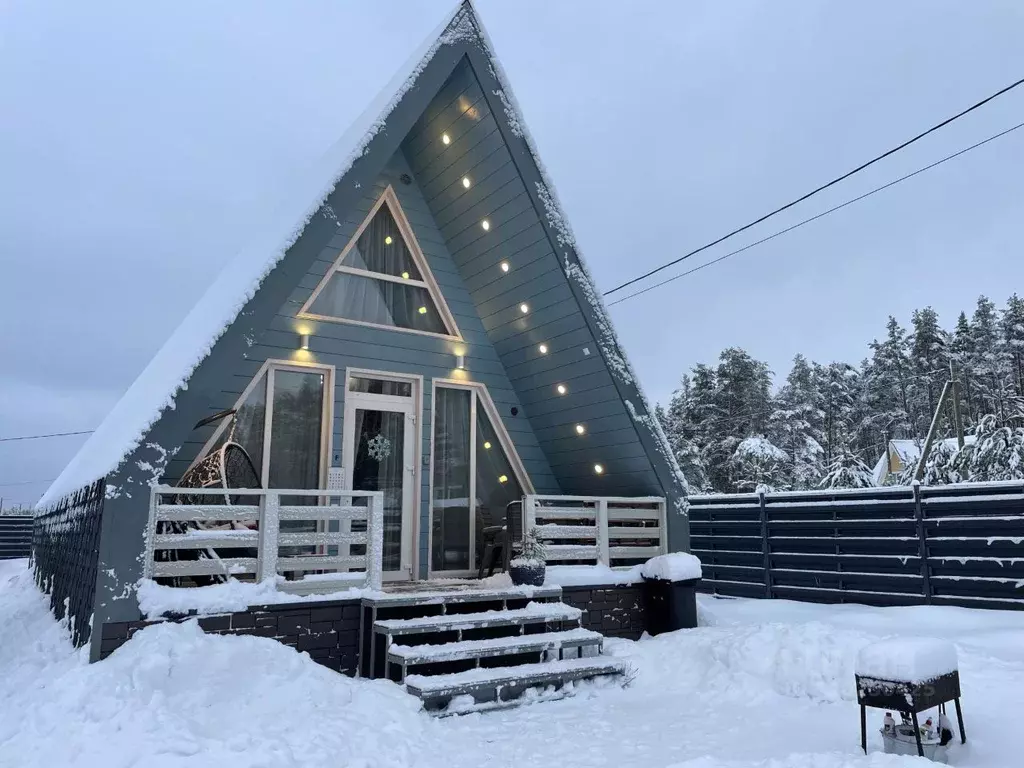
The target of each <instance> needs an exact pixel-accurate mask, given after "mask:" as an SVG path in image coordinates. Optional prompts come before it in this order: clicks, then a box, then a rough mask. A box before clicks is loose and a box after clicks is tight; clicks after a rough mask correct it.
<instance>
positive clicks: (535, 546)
mask: <svg viewBox="0 0 1024 768" xmlns="http://www.w3.org/2000/svg"><path fill="white" fill-rule="evenodd" d="M547 556H548V552H547V547H545V546H544V542H542V541H541V540H540V539H539V538H537V531H536V529H533V528H531V529H530V530H528V531H526V532H525V533H524V534H523V541H522V544H521V545H520V548H519V554H518V555H517V556H516V557H515V559H514V560H512V565H514V566H538V565H544V563H545V562H546V560H547Z"/></svg>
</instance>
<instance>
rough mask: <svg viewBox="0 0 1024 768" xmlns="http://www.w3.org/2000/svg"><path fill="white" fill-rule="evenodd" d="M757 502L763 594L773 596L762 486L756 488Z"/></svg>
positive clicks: (770, 559) (765, 505)
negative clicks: (759, 520)
mask: <svg viewBox="0 0 1024 768" xmlns="http://www.w3.org/2000/svg"><path fill="white" fill-rule="evenodd" d="M757 503H758V506H759V507H760V510H759V511H760V518H761V556H762V558H763V561H764V596H765V597H767V598H772V597H775V594H774V591H773V590H772V553H771V547H770V546H769V544H768V509H767V504H766V503H765V492H764V489H763V488H758V489H757Z"/></svg>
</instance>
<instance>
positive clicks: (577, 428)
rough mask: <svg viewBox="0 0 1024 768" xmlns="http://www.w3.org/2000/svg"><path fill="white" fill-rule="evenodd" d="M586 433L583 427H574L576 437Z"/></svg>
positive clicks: (580, 425)
mask: <svg viewBox="0 0 1024 768" xmlns="http://www.w3.org/2000/svg"><path fill="white" fill-rule="evenodd" d="M586 431H587V428H586V427H584V426H583V425H582V424H577V425H576V434H577V435H583V434H586Z"/></svg>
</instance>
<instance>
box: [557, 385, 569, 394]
mask: <svg viewBox="0 0 1024 768" xmlns="http://www.w3.org/2000/svg"><path fill="white" fill-rule="evenodd" d="M555 389H556V390H557V391H558V394H560V395H564V394H565V393H566V392H568V391H569V388H568V387H567V386H565V384H559V385H558V386H557V387H555Z"/></svg>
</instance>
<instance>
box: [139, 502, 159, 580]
mask: <svg viewBox="0 0 1024 768" xmlns="http://www.w3.org/2000/svg"><path fill="white" fill-rule="evenodd" d="M159 499H160V486H159V485H155V486H153V487H152V488H150V489H149V522H147V523H146V561H145V562H144V563H143V564H142V576H143V577H144V578H147V579H152V578H153V568H154V567H155V566H154V565H153V560H154V559H155V557H156V528H157V526H156V512H157V505H158V503H159Z"/></svg>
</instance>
